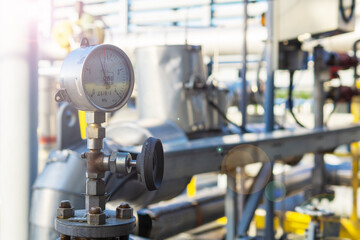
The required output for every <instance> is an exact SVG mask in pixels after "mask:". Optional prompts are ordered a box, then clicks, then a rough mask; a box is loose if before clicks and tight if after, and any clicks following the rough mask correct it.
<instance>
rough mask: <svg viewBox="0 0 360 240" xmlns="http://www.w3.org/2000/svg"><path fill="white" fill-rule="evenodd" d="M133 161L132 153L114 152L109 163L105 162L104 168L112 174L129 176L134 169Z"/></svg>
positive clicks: (108, 160)
mask: <svg viewBox="0 0 360 240" xmlns="http://www.w3.org/2000/svg"><path fill="white" fill-rule="evenodd" d="M131 160H132V158H131V154H130V153H124V152H113V153H112V154H111V155H110V156H109V158H108V159H107V163H106V162H104V168H105V167H107V169H109V171H110V172H112V173H120V174H129V173H130V172H131V169H132V166H130V161H131Z"/></svg>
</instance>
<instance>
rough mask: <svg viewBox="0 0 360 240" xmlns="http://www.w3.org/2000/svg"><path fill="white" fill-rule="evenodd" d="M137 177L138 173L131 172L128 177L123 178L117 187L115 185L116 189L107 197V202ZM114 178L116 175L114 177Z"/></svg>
mask: <svg viewBox="0 0 360 240" xmlns="http://www.w3.org/2000/svg"><path fill="white" fill-rule="evenodd" d="M135 175H136V171H135V172H131V173H130V174H129V175H126V176H125V177H123V178H122V179H121V180H122V181H120V182H119V183H118V184H117V185H115V187H114V188H113V190H112V191H110V192H109V193H108V195H107V197H106V199H107V201H110V199H111V197H112V195H113V194H114V193H115V192H117V191H118V190H119V189H120V188H121V187H122V186H123V185H124V184H125V183H126V182H127V181H128V180H130V179H131V178H132V177H134V176H135ZM113 176H114V175H113Z"/></svg>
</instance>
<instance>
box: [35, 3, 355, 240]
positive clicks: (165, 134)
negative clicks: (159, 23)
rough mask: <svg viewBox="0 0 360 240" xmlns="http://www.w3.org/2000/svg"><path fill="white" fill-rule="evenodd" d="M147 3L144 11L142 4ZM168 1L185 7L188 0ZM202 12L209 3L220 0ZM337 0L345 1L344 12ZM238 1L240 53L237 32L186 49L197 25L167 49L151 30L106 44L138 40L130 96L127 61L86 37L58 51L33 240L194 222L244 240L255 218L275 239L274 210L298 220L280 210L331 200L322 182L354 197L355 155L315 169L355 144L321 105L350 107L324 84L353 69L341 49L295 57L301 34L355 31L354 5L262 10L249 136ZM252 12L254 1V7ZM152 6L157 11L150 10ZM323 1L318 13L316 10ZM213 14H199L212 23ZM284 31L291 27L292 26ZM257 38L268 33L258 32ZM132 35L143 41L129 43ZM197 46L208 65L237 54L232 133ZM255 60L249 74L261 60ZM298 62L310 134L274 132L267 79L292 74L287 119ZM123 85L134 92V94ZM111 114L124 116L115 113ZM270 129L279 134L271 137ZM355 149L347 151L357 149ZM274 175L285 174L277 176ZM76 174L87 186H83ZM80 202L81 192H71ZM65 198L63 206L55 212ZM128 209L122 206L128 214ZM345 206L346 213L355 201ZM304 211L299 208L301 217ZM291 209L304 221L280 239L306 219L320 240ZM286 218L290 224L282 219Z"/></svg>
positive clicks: (300, 52) (142, 231)
mask: <svg viewBox="0 0 360 240" xmlns="http://www.w3.org/2000/svg"><path fill="white" fill-rule="evenodd" d="M145 2H146V1H143V4H144V5H145V7H144V8H145V9H146V8H152V7H153V6H150V5H151V4H150V5H147V4H145ZM173 2H174V3H175V2H177V3H176V4H180V5H181V4H190V3H187V1H184V2H186V3H184V2H183V1H173ZM189 2H190V1H189ZM204 2H206V3H209V6H212V5H213V4H215V3H216V2H219V1H204ZM348 2H350V3H351V5H347V4H348ZM197 3H198V2H197ZM244 3H245V4H244V6H245V8H244V16H246V17H244V32H243V33H241V37H242V39H243V40H242V41H243V42H242V43H243V49H242V50H239V47H238V46H237V45H241V44H240V43H241V42H240V41H237V39H238V38H235V37H234V36H237V35H236V33H234V31H230V30H229V29H221V30H219V32H215V33H214V32H211V36H212V37H208V38H202V41H199V42H200V43H204V46H199V45H192V44H189V42H191V43H192V41H193V42H197V41H194V40H193V39H192V36H197V35H199V36H201V37H203V36H202V32H205V30H208V29H200V28H199V29H195V30H194V29H189V30H188V29H187V28H186V31H185V35H186V37H185V39H186V41H182V40H181V41H179V42H176V41H175V43H174V44H168V42H166V41H165V43H166V44H163V38H164V39H166V37H167V36H169V39H171V40H172V39H173V37H172V36H174V35H176V34H174V33H173V32H171V31H169V35H166V34H167V33H166V34H165V35H166V36H165V37H164V36H162V35H156V34H154V35H155V36H152V37H153V38H151V39H150V38H149V39H148V38H147V37H146V36H144V35H143V34H144V33H126V35H120V36H121V37H120V39H119V41H115V42H116V44H118V45H119V46H121V48H122V49H125V48H127V49H134V46H135V45H137V44H138V45H139V46H140V47H137V48H136V50H135V51H134V65H135V66H136V68H135V70H136V71H135V74H136V78H137V86H134V79H135V77H134V75H135V74H134V71H133V67H132V64H131V62H130V60H129V58H128V56H127V55H126V54H125V53H124V52H123V51H122V50H121V49H119V48H118V47H116V46H114V45H109V44H105V45H90V44H89V42H88V41H87V40H86V39H84V40H83V42H82V45H81V48H79V49H76V50H74V51H72V52H71V53H70V54H69V55H68V57H67V58H66V59H65V60H64V62H63V65H62V69H61V73H60V78H59V83H60V90H59V91H58V92H57V94H56V96H55V99H56V101H58V102H62V103H61V105H60V109H59V115H58V126H59V127H58V129H59V132H58V136H57V137H58V141H57V142H58V149H57V150H56V151H53V152H51V154H50V156H49V158H48V160H47V164H46V166H45V168H44V171H43V172H42V173H41V175H40V176H39V177H38V178H37V181H36V182H35V184H34V186H33V196H32V198H33V201H32V208H31V217H30V218H31V219H30V222H31V239H53V238H54V237H55V236H57V234H56V232H55V231H54V229H53V228H54V227H55V228H56V230H57V231H58V232H59V233H60V234H61V239H71V238H72V237H76V238H81V239H83V238H85V239H93V238H95V239H98V238H100V239H107V238H110V239H127V238H129V234H131V233H134V234H136V235H138V236H140V237H145V238H151V239H163V238H167V237H171V236H174V235H175V234H179V233H181V232H184V231H188V230H191V229H193V228H196V227H199V226H203V225H204V224H206V223H209V222H211V221H214V220H216V219H218V218H220V217H223V216H224V215H225V216H226V217H227V224H226V235H225V237H224V235H223V236H222V237H224V238H226V239H227V240H233V239H248V236H249V229H250V225H251V222H252V221H253V219H255V221H256V219H259V218H261V217H259V215H258V214H257V213H256V211H257V210H258V209H259V208H265V210H266V216H265V217H263V218H261V219H262V224H261V225H262V229H261V230H264V231H263V232H261V231H258V232H256V235H257V237H263V238H265V239H269V240H272V239H274V238H275V237H274V236H275V232H274V225H275V224H274V219H276V214H275V210H276V211H277V210H279V211H282V215H281V214H280V217H283V218H284V219H285V215H291V216H292V217H293V218H294V216H295V218H296V217H298V216H300V215H297V214H296V213H293V214H287V213H286V212H285V210H290V211H293V210H294V209H295V207H296V206H299V205H301V204H302V203H303V202H304V201H307V200H308V199H309V198H312V197H314V196H315V197H316V196H318V195H319V194H324V193H326V194H327V193H331V197H334V194H333V193H334V192H333V191H329V189H328V185H350V184H351V183H353V186H354V189H355V188H356V189H357V186H358V185H356V182H357V181H356V180H357V177H356V176H357V172H358V169H357V168H356V166H357V165H356V162H357V161H358V155H357V154H353V162H354V168H353V169H352V170H353V172H351V166H350V165H349V164H348V165H346V164H336V165H331V164H326V163H325V160H324V158H326V154H328V153H332V152H333V151H334V149H335V148H337V147H338V146H340V145H349V144H352V143H354V142H357V141H359V140H360V126H359V125H358V124H354V125H347V126H341V127H328V126H327V120H328V119H327V120H326V121H325V122H324V104H325V98H326V97H327V98H328V99H332V100H333V101H334V105H336V103H337V101H339V99H340V98H341V97H343V98H347V100H348V101H349V102H350V98H351V97H352V96H353V95H357V94H358V92H357V90H356V89H350V90H351V91H350V92H351V93H349V92H346V93H345V94H344V93H342V92H340V90H338V89H335V90H333V92H331V91H330V92H329V93H326V92H325V91H324V84H325V83H327V82H328V81H329V80H330V79H333V78H337V77H339V76H340V75H339V73H338V71H339V70H343V69H348V68H350V67H356V66H357V65H358V60H357V59H356V58H353V57H349V55H346V54H343V53H333V52H329V51H326V50H325V49H324V48H323V47H321V46H320V45H319V46H316V47H315V48H311V49H309V48H308V49H307V51H304V49H303V43H304V42H305V41H306V40H307V39H308V38H310V37H313V38H323V37H326V36H330V35H335V34H339V33H344V32H349V31H352V30H353V29H354V23H355V19H354V18H353V16H354V11H355V10H354V7H355V2H354V1H347V2H345V1H338V0H279V1H268V2H267V7H268V13H267V14H266V17H267V23H266V26H267V28H268V40H267V41H266V45H267V46H266V51H264V55H266V62H267V63H266V67H267V74H266V75H267V82H266V85H267V86H266V90H265V91H266V94H265V96H264V105H265V106H264V108H265V113H264V115H263V116H261V117H263V118H264V119H265V121H264V124H262V123H261V124H258V125H257V126H256V127H253V126H251V125H252V123H251V121H247V118H246V117H247V116H246V115H247V108H248V106H247V102H246V99H247V98H246V97H247V96H246V94H247V79H246V78H247V77H248V76H247V75H249V74H247V72H248V71H247V70H249V69H248V68H249V65H250V64H252V63H251V61H250V60H249V59H250V58H249V57H248V56H247V53H250V54H258V55H259V53H260V52H262V47H263V43H261V40H259V39H256V41H254V42H256V43H259V44H258V45H255V44H254V45H253V43H252V41H249V38H247V27H246V26H247V23H245V22H246V21H247V20H248V19H247V16H248V14H247V10H246V7H247V4H248V1H245V2H244ZM257 3H258V2H257V1H254V4H257ZM156 4H158V5H161V4H162V3H161V1H157V2H156ZM190 5H191V4H190ZM325 5H326V7H327V8H326V9H325V8H322V6H325ZM127 7H128V8H130V9H131V8H133V9H135V10H134V11H136V8H138V9H140V11H141V10H143V9H142V8H141V7H139V3H138V1H134V3H133V4H132V5H127ZM160 8H163V6H160ZM174 9H175V10H174ZM174 9H173V10H174V11H176V8H174ZM216 11H217V10H216V9H215V8H212V7H210V15H211V18H213V17H214V16H213V14H215V12H216ZM149 14H151V13H149ZM304 15H306V16H304ZM132 17H134V16H132V15H131V14H130V16H129V18H128V19H127V21H131V18H132ZM134 18H135V20H136V17H134ZM138 21H139V20H138ZM300 22H301V24H300ZM294 23H296V24H299V26H298V27H294ZM174 25H176V24H174ZM258 30H259V29H258ZM262 30H265V29H264V28H262V29H261V30H259V32H261V31H262ZM259 32H256V33H259ZM262 32H263V31H262ZM225 33H228V34H225ZM187 34H188V35H189V36H187ZM134 36H135V37H134ZM208 36H210V35H208ZM140 38H141V39H142V40H141V41H143V42H146V44H140V43H139V42H140V40H138V39H140ZM215 38H216V39H218V40H219V42H220V41H221V40H224V41H222V42H221V43H219V45H217V41H215V40H214V41H213V39H215ZM224 38H226V39H224ZM159 39H161V40H159ZM234 39H236V40H234ZM251 39H252V36H251V37H250V40H251ZM171 40H169V42H171ZM188 40H189V41H188ZM225 40H226V41H225ZM246 40H248V42H249V45H248V47H247V45H246ZM262 40H263V39H262ZM159 42H160V44H159ZM184 42H185V44H184ZM229 42H230V43H231V44H228V43H229ZM123 45H124V48H123ZM141 45H143V46H141ZM209 46H211V47H209ZM214 46H215V47H214ZM234 46H236V47H234ZM254 46H255V47H254ZM203 49H205V52H206V54H207V55H209V56H210V55H211V56H210V58H211V61H213V60H214V59H216V58H217V57H218V56H217V54H220V55H221V54H223V53H226V54H229V53H231V54H235V53H239V52H242V53H243V56H242V61H241V63H242V67H243V70H242V72H241V73H242V74H241V79H236V81H237V82H236V83H237V86H239V85H240V84H239V83H241V85H242V89H241V90H243V91H242V95H241V102H240V104H239V101H238V102H236V105H241V110H242V111H241V112H242V117H241V118H242V123H241V124H237V122H238V121H236V122H235V121H232V120H231V119H230V118H229V114H227V110H228V107H229V103H230V101H229V100H230V99H229V98H230V97H229V96H231V95H232V94H234V93H233V92H232V91H233V89H231V88H227V87H226V86H229V85H230V84H229V85H226V84H224V83H221V82H220V81H218V80H219V79H217V77H216V76H215V75H211V76H210V77H209V74H208V73H207V71H206V69H205V66H204V59H203V55H202V54H203V52H202V50H203ZM278 54H279V59H278V58H277V55H278ZM355 55H356V51H355ZM237 57H238V56H237ZM311 57H312V58H311ZM258 58H259V63H257V64H258V65H259V69H258V72H260V68H261V64H262V59H263V58H264V56H260V57H258ZM309 60H310V62H311V63H312V61H313V65H314V66H313V67H314V73H313V78H314V83H313V85H312V92H311V95H312V96H313V97H314V101H313V105H314V116H313V120H314V123H315V124H314V125H315V127H314V128H313V129H310V128H308V129H305V128H304V129H302V128H300V129H299V128H296V127H295V126H290V127H289V126H288V125H284V126H283V125H281V124H278V123H277V122H276V119H275V117H274V91H275V90H274V89H275V86H274V73H275V70H277V69H283V70H289V71H290V84H289V96H288V107H289V108H290V111H291V113H292V115H293V116H294V118H296V117H295V114H294V113H293V112H292V109H293V107H294V105H293V101H292V100H293V98H292V91H293V85H294V84H293V83H294V79H293V77H294V74H295V71H302V70H305V69H307V68H308V67H309V68H310V67H311V66H312V65H311V64H309ZM238 63H239V62H236V64H238ZM216 64H219V63H218V62H217V63H216ZM277 65H278V66H277ZM214 68H215V67H214ZM208 70H214V69H210V68H209V69H208ZM237 71H238V69H237ZM286 80H287V79H286ZM240 81H242V82H240ZM234 86H235V85H234ZM259 86H260V85H259ZM133 89H136V90H137V91H136V93H135V94H134V95H132V93H133ZM339 89H340V88H339ZM238 90H239V89H237V90H236V91H238ZM238 92H240V91H238ZM131 97H136V99H135V100H134V99H132V100H134V101H133V102H132V103H135V105H136V108H137V109H136V111H135V110H134V109H132V107H131V106H130V104H127V103H128V101H129V99H130V98H131ZM262 97H263V96H261V98H262ZM238 100H240V98H239V99H238ZM63 102H66V103H63ZM125 106H126V107H125ZM120 108H123V109H122V110H121V111H117V110H119V109H120ZM77 110H82V111H86V122H87V124H88V128H87V142H86V143H85V142H84V141H82V140H81V138H80V134H79V122H81V120H80V119H79V117H78V114H77ZM110 112H111V118H110V119H108V121H107V122H106V130H105V128H104V127H102V125H101V124H103V123H105V120H106V114H105V113H110ZM237 113H238V112H237ZM108 115H110V114H108ZM133 116H135V117H133ZM330 116H331V115H330ZM239 119H240V117H239ZM296 121H297V123H298V124H299V123H300V121H298V120H297V119H296ZM254 125H255V124H254ZM264 125H265V126H264ZM275 125H278V126H279V128H278V129H277V130H275V131H274V126H275ZM299 125H300V124H299ZM254 129H255V130H254ZM259 129H260V130H259ZM105 131H106V139H105ZM159 139H161V141H160V140H159ZM352 149H353V148H352ZM355 149H357V151H358V148H355ZM353 151H354V152H355V151H356V150H353ZM84 152H85V153H84ZM306 153H314V163H311V164H308V165H305V167H304V165H301V164H300V165H298V163H299V161H300V160H301V159H302V158H303V156H304V155H305V154H306ZM312 160H313V159H312ZM276 163H280V164H279V165H281V166H282V167H283V170H282V172H281V173H279V172H278V171H277V169H276V170H274V169H275V164H276ZM252 164H255V165H256V166H255V165H252ZM288 165H290V166H291V167H289V166H288ZM285 168H291V170H289V171H285V170H284V169H285ZM249 169H250V170H249ZM342 170H345V171H346V173H344V172H343V171H342ZM203 173H207V174H208V173H212V174H213V175H214V176H216V177H214V176H212V177H213V178H212V179H211V181H210V182H211V184H209V185H211V187H210V189H205V190H204V189H202V190H201V191H200V194H199V195H196V196H195V197H194V198H188V197H185V196H183V195H184V194H183V193H184V190H185V189H186V187H187V186H188V183H189V182H190V180H191V179H192V178H193V177H194V176H195V175H198V174H203ZM220 174H223V175H226V189H225V188H220V187H218V185H217V184H219V185H220V183H221V181H220V180H219V181H217V176H218V175H220ZM85 177H86V184H84V181H83V180H84V179H85ZM214 179H215V180H214ZM284 179H286V181H284ZM139 180H140V182H139ZM160 184H161V186H160ZM278 184H279V186H281V187H282V190H283V191H280V194H279V195H280V196H278V195H277V194H278V191H277V190H278V189H277V186H278ZM84 192H86V194H85V196H83V195H82V194H83V193H84ZM299 192H301V193H300V194H298V193H299ZM182 194H183V195H182ZM292 194H297V195H296V196H294V198H295V199H296V201H293V199H292V198H291V197H293V196H291V195H292ZM355 195H356V191H355V190H354V192H353V196H355ZM175 197H176V199H173V198H175ZM278 198H281V199H282V203H284V205H286V206H287V207H286V209H283V208H282V207H281V208H280V207H279V206H277V204H276V203H274V202H276V201H277V199H278ZM63 199H67V200H69V201H61V202H60V200H63ZM167 200H172V201H169V202H168V201H167ZM59 202H60V206H59V207H58V204H59ZM125 202H130V203H131V206H130V204H128V203H125ZM159 202H161V203H160V204H159ZM153 204H158V205H153ZM43 206H50V207H48V208H49V209H51V210H53V211H46V210H44V209H43V208H42V207H43ZM56 207H58V208H57V212H56V211H55V210H56ZM75 209H82V210H75ZM111 209H112V210H111ZM354 209H355V210H353V211H356V204H354ZM135 210H136V211H135ZM302 210H304V209H301V208H300V210H299V211H302ZM135 212H136V213H137V214H138V218H137V220H136V219H135ZM302 212H303V213H304V214H303V215H302V216H305V217H304V218H305V220H306V221H302V222H301V221H300V220H299V222H301V223H302V224H301V227H298V229H295V230H294V228H296V227H293V226H290V227H288V226H287V227H286V226H282V230H283V231H285V233H284V235H283V238H285V237H286V233H287V232H286V231H289V232H296V230H299V229H300V228H301V230H304V229H305V228H306V226H307V225H308V223H310V225H309V226H308V228H309V231H308V233H307V235H306V237H307V239H314V238H316V237H317V236H322V235H321V234H319V233H320V230H319V229H320V228H321V227H320V223H319V218H320V217H319V218H317V217H313V218H312V220H313V221H310V219H311V218H310V217H309V216H312V215H316V214H322V213H319V211H318V209H315V210H314V211H311V210H309V209H305V210H304V211H302ZM324 212H325V211H324ZM322 215H327V214H322ZM353 215H354V216H355V215H356V213H355V214H354V213H353ZM287 217H288V216H287ZM54 218H56V221H55V226H54V225H53V223H54V221H53V219H54ZM289 219H290V220H289ZM291 219H292V218H291V217H288V219H285V220H286V221H291ZM355 219H356V217H355ZM285 220H284V221H283V224H284V222H285V223H286V221H285ZM136 221H137V222H136ZM292 221H294V220H292ZM135 222H136V227H137V228H135ZM170 222H171V224H170ZM135 229H136V230H135ZM289 229H290V230H289ZM321 230H323V229H321ZM298 232H299V231H298ZM324 232H326V231H324ZM329 236H330V235H329ZM331 236H332V237H333V236H334V235H331ZM130 237H131V236H130Z"/></svg>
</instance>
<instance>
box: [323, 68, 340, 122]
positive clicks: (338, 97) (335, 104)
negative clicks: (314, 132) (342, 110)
mask: <svg viewBox="0 0 360 240" xmlns="http://www.w3.org/2000/svg"><path fill="white" fill-rule="evenodd" d="M336 76H337V77H338V79H339V81H340V86H339V87H338V89H337V94H335V97H334V103H333V106H334V107H333V110H332V111H331V112H330V114H329V116H328V117H327V119H326V121H325V123H324V125H325V126H327V124H328V122H329V120H330V118H331V116H332V115H333V114H334V113H335V110H336V107H337V104H338V102H339V100H340V97H341V87H342V80H341V78H340V75H339V74H336Z"/></svg>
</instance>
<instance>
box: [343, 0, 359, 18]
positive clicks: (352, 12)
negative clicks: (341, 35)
mask: <svg viewBox="0 0 360 240" xmlns="http://www.w3.org/2000/svg"><path fill="white" fill-rule="evenodd" d="M355 3H356V2H355V0H352V2H351V7H350V10H351V12H350V15H349V16H346V15H345V8H344V0H340V13H341V17H342V19H343V20H344V21H345V22H346V23H348V22H350V20H351V19H352V17H353V16H354V12H355Z"/></svg>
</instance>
